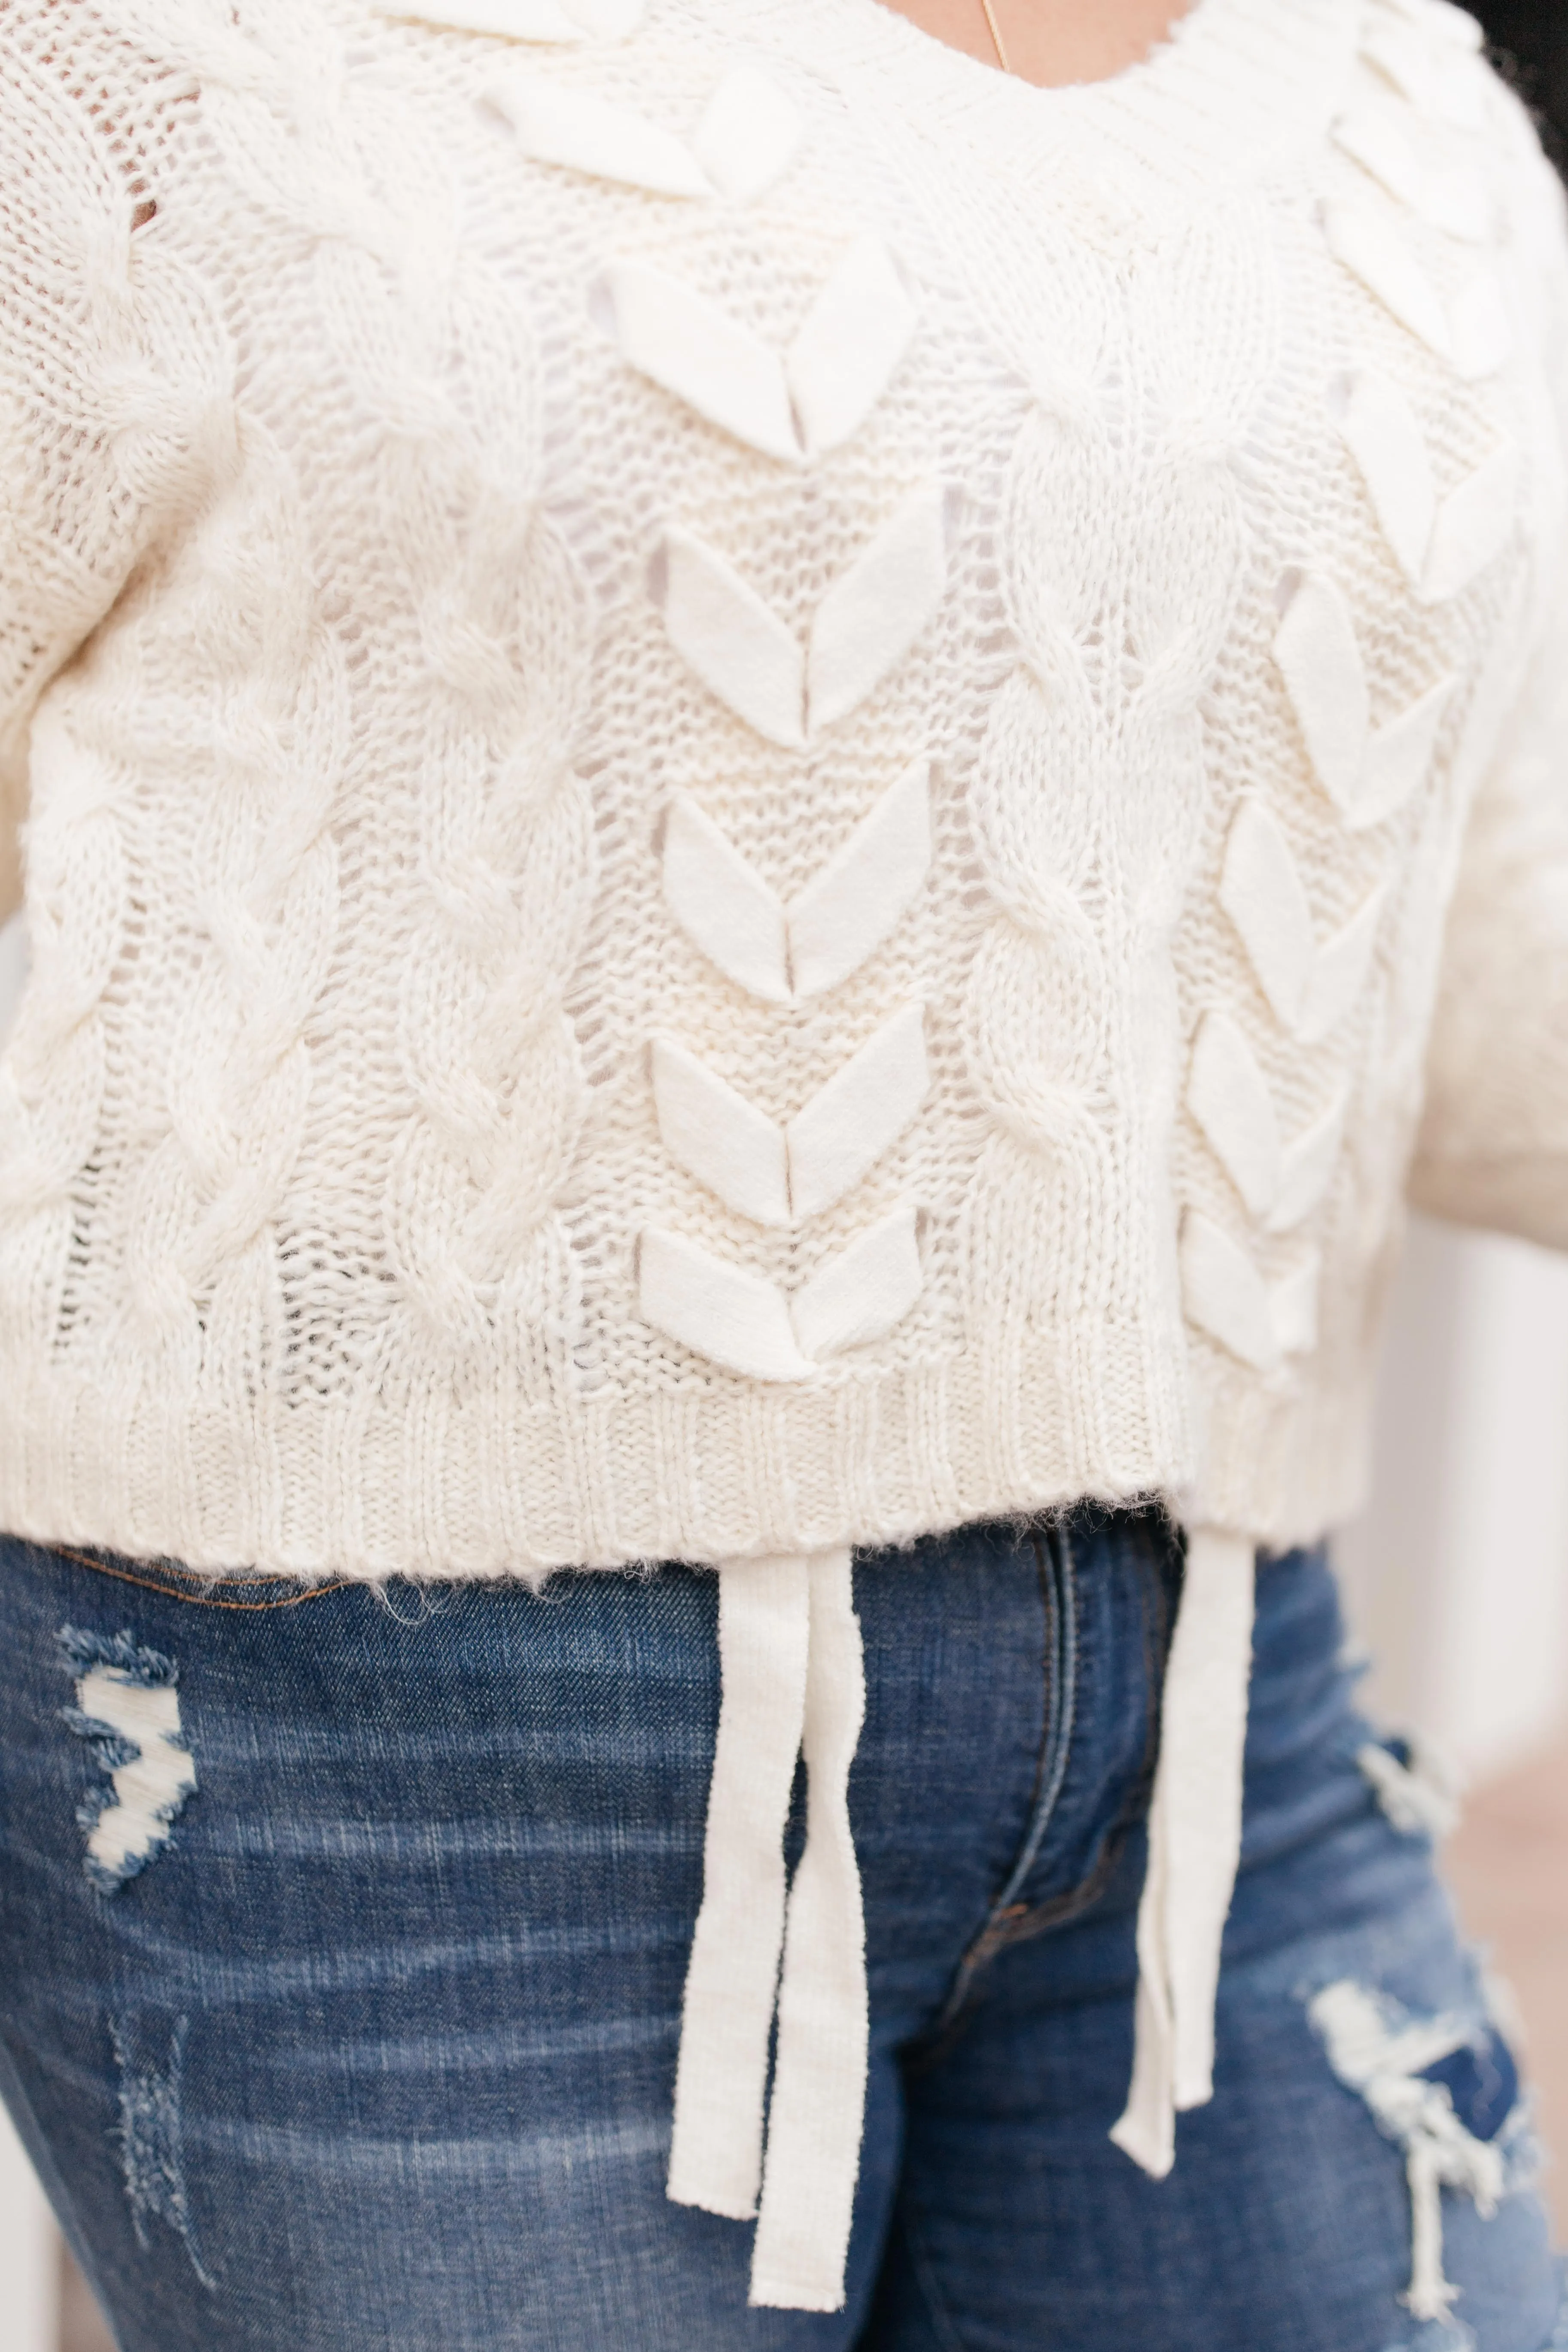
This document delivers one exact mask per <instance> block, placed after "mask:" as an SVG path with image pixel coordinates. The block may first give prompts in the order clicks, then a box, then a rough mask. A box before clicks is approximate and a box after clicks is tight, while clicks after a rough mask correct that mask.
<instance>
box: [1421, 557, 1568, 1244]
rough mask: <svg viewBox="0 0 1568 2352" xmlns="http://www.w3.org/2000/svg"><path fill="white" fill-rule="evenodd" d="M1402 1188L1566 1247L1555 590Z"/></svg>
mask: <svg viewBox="0 0 1568 2352" xmlns="http://www.w3.org/2000/svg"><path fill="white" fill-rule="evenodd" d="M1410 1192H1411V1198H1412V1200H1413V1201H1414V1202H1415V1206H1416V1207H1418V1208H1421V1209H1425V1210H1426V1211H1428V1212H1429V1213H1431V1214H1432V1215H1434V1216H1438V1217H1445V1218H1448V1219H1450V1220H1453V1221H1454V1222H1457V1223H1462V1224H1475V1225H1486V1226H1490V1227H1492V1228H1494V1229H1496V1230H1497V1231H1500V1232H1503V1233H1512V1234H1521V1235H1523V1236H1524V1237H1525V1238H1527V1239H1529V1240H1532V1241H1537V1242H1543V1243H1545V1244H1548V1245H1550V1246H1552V1247H1554V1248H1558V1249H1568V598H1560V599H1559V602H1558V605H1557V616H1556V618H1555V620H1554V622H1553V625H1552V627H1551V628H1550V629H1549V630H1548V632H1547V634H1546V636H1545V638H1544V640H1543V642H1542V645H1541V646H1540V649H1539V651H1538V652H1537V654H1536V656H1535V659H1534V662H1533V665H1532V667H1531V672H1530V674H1529V676H1528V678H1527V682H1526V685H1525V688H1524V691H1523V693H1522V696H1521V700H1520V703H1519V705H1518V707H1517V709H1515V711H1514V713H1513V716H1512V719H1511V721H1510V726H1509V729H1508V730H1507V732H1506V734H1505V736H1504V739H1503V741H1502V743H1501V746H1500V751H1499V753H1498V755H1497V757H1496V759H1495V760H1494V761H1493V763H1492V766H1491V768H1490V770H1489V773H1488V775H1487V777H1486V779H1485V781H1484V782H1483V784H1482V786H1481V789H1480V791H1479V794H1478V796H1477V800H1476V803H1475V806H1474V809H1473V812H1472V814H1471V818H1470V823H1469V829H1468V836H1467V839H1466V843H1465V849H1464V856H1463V860H1462V863H1461V866H1460V870H1459V876H1458V887H1457V889H1456V892H1455V897H1454V900H1453V905H1452V908H1451V910H1450V914H1449V919H1448V928H1447V939H1446V942H1445V947H1444V954H1443V963H1442V970H1441V975H1440V982H1439V989H1438V1000H1437V1010H1436V1023H1435V1025H1434V1029H1433V1033H1432V1040H1431V1045H1430V1050H1429V1055H1428V1061H1427V1072H1426V1109H1425V1115H1424V1118H1423V1122H1422V1127H1421V1131H1420V1135H1419V1138H1418V1141H1417V1146H1416V1154H1415V1165H1414V1168H1413V1171H1412V1178H1411V1186H1410Z"/></svg>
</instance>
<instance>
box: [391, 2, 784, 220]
mask: <svg viewBox="0 0 1568 2352" xmlns="http://www.w3.org/2000/svg"><path fill="white" fill-rule="evenodd" d="M589 4H590V0H575V5H578V6H580V7H584V8H585V7H587V6H588V5H589ZM437 5H445V0H437ZM460 5H461V9H462V12H463V15H464V16H465V17H466V16H468V15H469V14H470V13H471V14H474V15H479V14H482V13H491V12H493V13H494V14H495V15H496V16H498V17H500V16H505V15H507V14H508V13H509V11H510V10H511V9H513V8H519V7H521V5H523V0H472V5H471V6H470V0H460ZM532 5H535V6H536V7H537V8H538V9H539V10H540V11H541V12H542V15H541V17H540V22H541V23H542V22H544V21H545V20H546V18H547V17H548V16H550V15H551V14H552V13H553V15H554V16H558V17H560V16H562V10H561V5H560V0H532ZM599 5H606V6H607V5H610V0H599ZM419 13H420V14H422V15H424V14H427V13H428V12H427V11H426V10H421V11H420V12H419ZM452 21H454V22H455V21H457V19H456V17H454V18H453V19H452ZM562 21H563V23H566V22H569V20H567V19H565V18H564V17H562ZM482 29H488V30H500V29H501V27H500V26H499V25H497V26H487V27H484V28H482ZM517 37H518V38H520V39H521V38H523V37H525V36H522V35H521V34H520V35H518V36H517ZM532 37H535V38H538V39H544V38H546V37H547V36H546V35H545V34H543V33H540V34H538V35H535V36H532ZM548 37H551V38H557V39H561V40H581V39H582V38H583V37H584V31H583V28H582V27H581V26H578V27H576V29H574V30H569V31H563V32H561V33H559V34H557V35H552V36H548ZM485 96H486V99H487V101H488V102H489V105H491V106H492V107H493V108H494V109H495V110H496V112H497V113H498V114H500V115H501V116H502V117H503V118H504V120H505V121H507V122H508V123H509V124H510V128H511V131H512V133H513V136H514V137H515V138H516V140H517V142H518V145H519V146H520V147H521V150H522V152H523V153H524V154H525V155H528V156H530V157H531V158H532V160H533V161H534V162H535V163H555V164H559V165H561V166H562V167H563V168H564V169H565V170H568V171H573V172H582V173H585V174H587V175H588V176H589V177H590V178H593V179H598V180H611V181H615V182H616V183H617V184H619V185H621V186H623V187H631V188H647V190H648V191H649V193H650V194H654V195H659V196H687V197H697V198H704V197H705V198H709V199H712V198H714V197H716V196H726V197H729V198H730V199H731V201H734V202H742V201H745V200H747V199H749V198H751V197H753V196H758V195H761V194H763V191H764V190H765V189H766V188H768V187H769V186H771V185H772V184H773V181H774V180H775V179H777V178H778V176H779V175H780V173H782V172H784V169H785V168H786V166H787V165H788V164H789V163H790V161H791V160H792V158H793V157H794V154H795V150H796V148H797V147H798V146H799V144H800V137H801V130H802V124H801V120H800V116H799V114H798V112H797V111H796V110H795V107H794V105H793V104H792V103H791V101H790V100H788V99H787V98H786V97H785V96H784V92H783V90H781V89H779V87H778V85H777V84H776V82H772V81H770V80H769V79H768V78H767V76H766V75H765V74H762V73H759V72H757V71H756V69H755V68H752V67H745V66H741V67H736V68H734V69H733V71H731V72H730V73H727V74H726V75H725V76H724V79H722V81H721V82H720V84H719V86H718V88H717V89H715V91H714V92H713V95H712V97H711V98H710V100H709V101H708V104H707V106H706V107H705V108H704V110H703V113H702V119H701V121H700V122H699V124H698V126H697V129H696V131H695V132H694V134H693V135H692V137H691V138H690V139H689V140H687V139H685V138H682V137H681V136H680V135H679V133H677V132H676V131H668V130H666V129H665V128H663V126H662V125H660V124H658V123H657V122H652V121H649V120H648V118H647V115H645V114H639V113H638V112H637V110H636V108H635V107H629V106H620V105H617V104H616V102H615V101H614V100H610V99H606V98H601V97H599V96H598V95H597V94H596V93H595V92H594V91H592V90H584V89H567V88H565V87H563V85H561V84H560V83H557V82H552V81H549V80H547V79H545V78H544V77H543V76H542V75H541V74H537V73H532V72H530V71H528V70H526V69H525V68H517V67H513V68H510V69H509V70H507V71H505V72H503V73H500V74H498V75H497V76H496V77H495V79H493V80H492V81H491V82H490V83H489V86H488V88H487V89H486V92H485Z"/></svg>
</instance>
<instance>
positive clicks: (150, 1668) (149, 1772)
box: [58, 1625, 196, 1895]
mask: <svg viewBox="0 0 1568 2352" xmlns="http://www.w3.org/2000/svg"><path fill="white" fill-rule="evenodd" d="M58 1640H59V1643H60V1648H61V1651H62V1653H63V1655H64V1658H65V1661H66V1664H67V1668H68V1672H70V1673H71V1674H72V1675H75V1676H76V1677H77V1683H76V1696H77V1704H76V1706H70V1707H62V1708H61V1709H60V1718H61V1720H62V1722H64V1724H65V1725H66V1726H67V1727H68V1730H70V1731H71V1732H72V1733H73V1734H74V1735H75V1736H76V1738H79V1739H81V1740H82V1741H84V1742H85V1743H86V1745H87V1746H88V1747H89V1748H91V1750H92V1753H93V1756H94V1759H95V1760H96V1762H97V1764H98V1767H99V1769H100V1772H101V1773H102V1775H103V1776H104V1777H103V1781H102V1782H101V1783H100V1785H99V1786H98V1787H96V1788H93V1789H89V1790H88V1791H87V1792H86V1793H85V1794H84V1796H83V1798H82V1801H81V1802H80V1804H79V1807H78V1809H77V1821H78V1822H79V1825H80V1827H81V1828H82V1829H83V1830H84V1831H85V1832H87V1852H86V1853H85V1855H84V1856H83V1859H82V1867H83V1871H84V1873H85V1874H86V1877H87V1879H88V1883H89V1885H91V1886H92V1887H93V1888H94V1889H95V1890H96V1891H97V1892H98V1893H99V1894H100V1895H113V1894H116V1893H118V1891H119V1890H120V1888H121V1886H123V1885H126V1883H127V1882H128V1881H129V1880H130V1879H132V1878H135V1877H137V1876H138V1875H139V1874H140V1873H141V1872H142V1870H144V1869H145V1868H146V1866H147V1864H148V1863H149V1862H151V1861H153V1860H154V1859H155V1858H156V1857H157V1856H158V1855H159V1854H161V1853H165V1852H166V1851H167V1850H168V1849H169V1847H170V1846H171V1845H172V1843H173V1842H174V1840H173V1834H172V1828H171V1824H172V1823H173V1822H174V1820H175V1819H176V1817H177V1816H178V1814H179V1813H180V1812H181V1811H183V1809H184V1804H185V1802H186V1800H187V1799H188V1798H189V1797H190V1796H191V1795H192V1794H193V1793H194V1791H195V1787H196V1769H195V1759H194V1758H193V1757H192V1755H191V1752H190V1749H189V1748H188V1746H187V1745H186V1742H185V1737H184V1725H183V1723H182V1721H181V1717H180V1703H179V1696H178V1684H179V1672H178V1668H177V1667H176V1665H175V1664H174V1660H173V1659H172V1658H170V1657H167V1656H165V1654H163V1651H161V1650H154V1649H151V1648H148V1647H145V1646H144V1645H142V1644H141V1643H138V1642H137V1641H136V1639H135V1637H134V1636H133V1635H132V1633H131V1632H130V1631H129V1630H128V1629H127V1630H125V1631H122V1632H121V1633H110V1634H104V1633H89V1632H85V1631H84V1630H83V1629H82V1628H81V1627H79V1626H76V1625H63V1626H61V1628H60V1629H59V1634H58Z"/></svg>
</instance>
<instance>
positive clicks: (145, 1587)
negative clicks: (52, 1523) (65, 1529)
mask: <svg viewBox="0 0 1568 2352" xmlns="http://www.w3.org/2000/svg"><path fill="white" fill-rule="evenodd" d="M34 1549H37V1550H38V1551H41V1552H42V1553H44V1555H45V1557H46V1558H48V1559H69V1560H74V1561H75V1562H76V1564H77V1566H78V1567H79V1568H90V1569H91V1570H93V1572H94V1573H95V1575H98V1576H112V1577H116V1578H118V1580H119V1581H120V1582H121V1584H136V1585H140V1586H141V1588H142V1591H144V1592H159V1593H162V1594H163V1598H164V1599H165V1600H166V1601H185V1602H186V1603H187V1604H188V1605H189V1606H190V1607H191V1608H193V1609H238V1610H243V1611H246V1612H250V1613H253V1614H259V1613H265V1612H266V1611H268V1610H269V1609H297V1608H298V1607H299V1605H300V1602H301V1601H321V1600H324V1599H325V1597H326V1596H327V1594H328V1593H330V1592H346V1591H348V1588H349V1586H350V1584H351V1583H352V1581H353V1579H352V1578H350V1577H346V1576H340V1577H337V1578H335V1579H334V1580H333V1581H332V1582H331V1584H308V1585H305V1586H304V1587H303V1588H302V1589H301V1590H300V1591H298V1592H285V1593H280V1594H279V1597H278V1599H277V1600H276V1601H220V1600H218V1599H216V1597H215V1596H214V1595H213V1594H211V1593H206V1592H190V1591H185V1590H184V1589H183V1588H182V1587H181V1586H180V1585H178V1584H164V1583H162V1582H161V1581H160V1580H158V1578H156V1577H153V1576H133V1575H132V1572H131V1570H129V1569H126V1568H110V1565H109V1563H108V1561H107V1560H102V1559H93V1557H92V1555H91V1554H90V1553H89V1552H85V1551H72V1550H71V1549H70V1547H69V1545H68V1544H38V1545H36V1546H35V1547H34Z"/></svg>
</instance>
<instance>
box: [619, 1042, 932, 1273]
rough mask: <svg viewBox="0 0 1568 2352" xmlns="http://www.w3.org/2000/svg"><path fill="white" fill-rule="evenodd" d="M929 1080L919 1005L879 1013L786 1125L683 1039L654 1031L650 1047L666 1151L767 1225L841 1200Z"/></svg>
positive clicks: (910, 1113)
mask: <svg viewBox="0 0 1568 2352" xmlns="http://www.w3.org/2000/svg"><path fill="white" fill-rule="evenodd" d="M930 1085H931V1072H930V1068H929V1066H928V1065H927V1061H926V1050H925V1013H924V1008H923V1007H922V1006H921V1005H919V1004H908V1005H905V1006H904V1008H903V1010H902V1011H901V1012H899V1013H895V1014H894V1015H893V1017H892V1019H891V1020H890V1021H887V1022H885V1023H884V1024H883V1025H882V1026H881V1028H880V1029H879V1030H877V1031H876V1032H875V1033H874V1034H873V1035H872V1036H870V1037H869V1038H868V1040H867V1042H866V1043H865V1045H862V1046H861V1047H860V1049H859V1051H858V1053H856V1054H852V1055H850V1057H849V1059H848V1060H847V1062H846V1063H844V1064H843V1066H841V1067H840V1068H839V1069H838V1070H837V1071H836V1072H835V1073H834V1075H833V1076H832V1077H830V1078H829V1079H828V1080H827V1081H826V1084H825V1085H823V1086H822V1087H818V1089H817V1091H816V1094H815V1095H814V1096H813V1097H811V1099H810V1101H809V1102H807V1103H806V1104H805V1106H804V1108H802V1109H800V1110H799V1111H797V1112H796V1113H795V1117H794V1118H792V1119H791V1120H790V1121H789V1124H788V1126H787V1127H780V1126H778V1125H777V1124H776V1123H775V1122H774V1121H773V1120H772V1119H770V1118H767V1117H766V1116H765V1115H764V1114H763V1112H761V1111H759V1110H758V1109H757V1108H755V1106H754V1105H753V1104H752V1103H749V1102H748V1101H747V1100H746V1098H745V1097H744V1096H743V1095H741V1094H739V1093H737V1092H736V1090H735V1088H734V1087H731V1086H730V1085H729V1084H728V1083H727V1082H726V1081H725V1080H724V1079H722V1078H721V1077H719V1076H717V1075H716V1074H715V1073H714V1072H713V1071H712V1070H710V1069H709V1068H708V1066H706V1064H704V1063H702V1062H700V1061H699V1060H698V1058H697V1056H696V1055H694V1054H691V1053H689V1052H688V1051H687V1049H686V1047H685V1046H683V1045H677V1044H675V1043H673V1042H672V1041H669V1040H667V1039H660V1040H658V1042H657V1043H656V1045H655V1046H654V1049H653V1090H654V1101H655V1104H656V1107H657V1108H658V1125H659V1133H660V1135H661V1136H662V1137H663V1139H664V1143H665V1148H666V1149H667V1150H668V1152H669V1155H670V1157H671V1159H672V1160H676V1161H677V1162H678V1163H679V1166H681V1167H682V1168H684V1169H685V1170H686V1171H687V1173H688V1174H689V1175H690V1176H694V1177H696V1179H697V1181H698V1182H699V1183H700V1184H706V1185H707V1187H708V1188H709V1190H710V1192H715V1193H717V1195H718V1197H719V1198H720V1199H721V1201H723V1202H726V1203H727V1204H728V1205H729V1206H730V1207H731V1208H732V1209H737V1210H739V1211H740V1213H741V1214H742V1216H746V1217H751V1218H752V1219H753V1220H754V1221H755V1222H756V1223H758V1224H763V1225H773V1226H781V1225H790V1224H800V1223H804V1222H805V1220H806V1219H807V1218H809V1217H814V1216H817V1215H819V1214H820V1213H821V1212H822V1211H823V1210H824V1209H828V1208H831V1207H832V1205H833V1203H834V1202H836V1201H837V1200H840V1199H842V1197H843V1195H844V1194H845V1193H846V1192H848V1191H849V1190H850V1189H851V1187H852V1186H853V1185H855V1184H857V1183H858V1182H859V1181H860V1179H861V1177H862V1176H864V1175H865V1174H867V1172H868V1171H869V1170H870V1169H871V1168H872V1167H874V1166H875V1164H876V1162H877V1161H878V1160H879V1159H880V1158H881V1157H882V1154H883V1153H884V1152H885V1151H888V1150H890V1149H891V1147H892V1146H893V1144H895V1143H896V1142H897V1141H898V1139H899V1137H900V1135H901V1134H902V1133H903V1131H904V1129H905V1128H906V1127H908V1125H909V1123H910V1120H911V1119H912V1118H913V1117H914V1116H915V1113H916V1112H917V1111H918V1110H919V1108H920V1107H921V1103H922V1102H923V1101H924V1100H925V1097H926V1094H927V1092H928V1090H929V1087H930Z"/></svg>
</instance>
